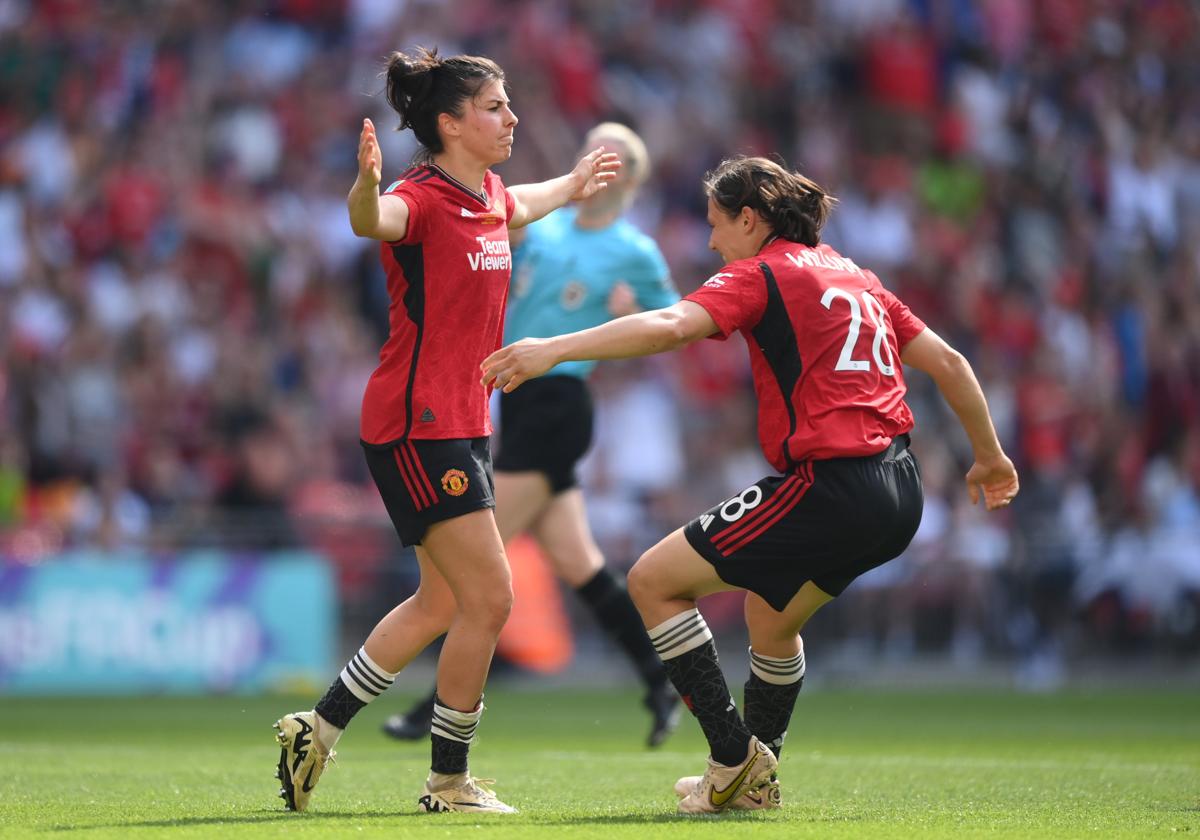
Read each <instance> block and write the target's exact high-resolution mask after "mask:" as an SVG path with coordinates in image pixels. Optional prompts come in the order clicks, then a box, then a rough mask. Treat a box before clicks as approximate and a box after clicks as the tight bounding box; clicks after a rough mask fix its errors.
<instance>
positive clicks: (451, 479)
mask: <svg viewBox="0 0 1200 840" xmlns="http://www.w3.org/2000/svg"><path fill="white" fill-rule="evenodd" d="M469 483H470V482H469V481H467V474H466V473H465V472H463V471H462V470H446V472H445V474H444V475H443V476H442V489H443V490H445V491H446V492H447V493H449V494H450V495H451V496H461V495H462V494H463V493H466V492H467V485H468V484H469Z"/></svg>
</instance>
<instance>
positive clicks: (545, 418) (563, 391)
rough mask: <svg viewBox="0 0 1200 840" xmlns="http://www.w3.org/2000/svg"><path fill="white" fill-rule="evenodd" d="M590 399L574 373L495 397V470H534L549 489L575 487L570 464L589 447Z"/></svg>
mask: <svg viewBox="0 0 1200 840" xmlns="http://www.w3.org/2000/svg"><path fill="white" fill-rule="evenodd" d="M592 414H593V411H592V397H591V394H590V393H588V387H587V383H585V382H584V381H583V380H582V379H580V378H579V377H577V376H540V377H538V378H537V379H530V380H529V381H528V382H526V383H525V384H523V385H522V386H521V387H520V388H518V389H517V390H515V391H513V392H512V393H511V394H503V393H502V394H501V395H500V452H499V454H498V455H497V456H496V469H497V470H498V471H500V472H540V473H543V474H545V476H546V479H547V480H548V481H549V482H550V492H551V493H561V492H563V491H564V490H570V489H571V488H572V487H575V486H577V485H578V483H579V481H578V479H577V478H576V476H575V465H576V464H577V463H579V459H580V458H582V457H583V456H584V455H586V454H587V451H588V447H590V446H591V445H592Z"/></svg>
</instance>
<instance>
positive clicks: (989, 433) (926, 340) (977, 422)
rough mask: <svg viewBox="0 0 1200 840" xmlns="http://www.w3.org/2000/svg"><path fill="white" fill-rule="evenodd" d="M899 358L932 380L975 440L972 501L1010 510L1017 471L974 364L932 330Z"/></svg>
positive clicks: (970, 479) (969, 484)
mask: <svg viewBox="0 0 1200 840" xmlns="http://www.w3.org/2000/svg"><path fill="white" fill-rule="evenodd" d="M900 358H901V360H902V361H903V362H904V364H906V365H911V366H912V367H915V368H916V369H917V370H921V371H924V372H925V373H927V374H929V375H930V376H931V377H933V381H934V382H935V383H936V384H937V387H938V390H939V391H940V392H941V394H942V397H943V399H945V400H946V402H947V403H949V405H950V407H951V408H952V409H954V413H955V414H956V415H957V416H958V422H959V423H961V424H962V427H963V430H964V431H966V433H967V437H968V438H969V439H970V441H971V449H972V450H973V451H974V454H975V463H974V464H972V465H971V469H970V470H968V471H967V477H966V481H967V492H968V493H970V494H971V501H972V502H973V503H976V504H977V503H978V502H979V497H980V493H981V491H982V495H983V503H984V505H985V506H986V507H987V509H988V510H995V509H996V508H999V507H1004V506H1006V505H1007V504H1008V503H1009V502H1011V501H1012V500H1013V498H1014V497H1015V496H1016V495H1017V490H1019V489H1020V483H1019V482H1018V480H1017V470H1016V468H1015V467H1014V466H1013V463H1012V461H1010V460H1009V459H1008V456H1007V455H1005V454H1004V450H1003V449H1002V448H1001V447H1000V440H999V439H998V438H997V437H996V429H995V427H994V426H993V425H992V416H991V415H990V414H989V413H988V407H987V400H986V399H985V398H984V396H983V389H982V388H980V387H979V380H977V379H976V378H975V372H974V371H973V370H971V364H970V362H968V361H967V360H966V359H965V358H963V355H962V354H961V353H959V352H958V351H957V350H955V349H954V348H953V347H951V346H950V345H949V344H947V343H946V342H945V341H943V340H942V338H941V337H940V336H939V335H938V334H937V333H935V332H934V331H933V330H931V329H926V330H924V331H923V332H922V333H920V334H919V335H918V336H917V337H916V338H914V339H913V340H912V341H910V342H908V344H906V345H904V349H903V350H901V352H900Z"/></svg>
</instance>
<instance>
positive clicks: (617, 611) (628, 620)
mask: <svg viewBox="0 0 1200 840" xmlns="http://www.w3.org/2000/svg"><path fill="white" fill-rule="evenodd" d="M575 592H576V594H578V595H579V597H580V598H581V599H582V600H583V602H584V603H585V604H587V605H588V609H590V610H591V611H592V615H594V616H595V617H596V622H597V623H598V624H599V625H600V626H601V627H602V628H604V632H606V633H608V635H609V636H611V637H612V638H613V640H614V641H615V642H616V643H617V644H619V645H620V646H621V649H622V650H624V651H625V655H626V656H628V657H629V661H630V662H632V663H633V666H634V667H635V668H637V672H638V674H639V675H641V678H642V681H643V682H644V683H646V685H647V687H649V688H651V689H654V688H658V687H660V686H663V685H666V683H667V671H666V669H665V668H663V664H662V660H660V659H659V658H658V654H657V653H656V652H655V651H654V645H652V644H651V643H650V636H649V635H647V634H646V628H645V626H643V624H642V617H641V616H640V615H639V614H638V611H637V607H635V606H634V605H633V600H632V599H631V598H630V597H629V592H628V591H627V590H626V589H625V587H624V586H622V585H621V581H620V579H618V578H617V576H616V575H614V574H613V573H612V571H610V570H609V569H608V567H601V569H600V571H598V572H596V574H595V575H594V576H593V577H592V579H591V580H589V581H588V582H587V583H585V584H584V585H583V586H580V587H579V588H578V589H576V590H575Z"/></svg>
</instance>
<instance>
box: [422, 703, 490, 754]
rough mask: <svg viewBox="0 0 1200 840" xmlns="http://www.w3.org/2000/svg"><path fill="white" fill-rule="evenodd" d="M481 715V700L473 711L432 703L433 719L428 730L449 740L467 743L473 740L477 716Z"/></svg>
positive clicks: (477, 724) (477, 723) (477, 722)
mask: <svg viewBox="0 0 1200 840" xmlns="http://www.w3.org/2000/svg"><path fill="white" fill-rule="evenodd" d="M482 716H483V703H482V702H481V703H480V704H479V706H478V707H476V709H475V711H473V712H460V711H458V710H457V709H451V708H450V707H449V706H443V705H442V704H441V703H434V704H433V721H432V722H431V723H430V726H429V731H430V732H432V733H433V734H434V735H439V736H441V737H442V738H447V739H449V740H451V741H458V742H459V743H461V744H469V743H471V742H472V741H474V740H475V729H476V727H478V726H479V718H480V717H482Z"/></svg>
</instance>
